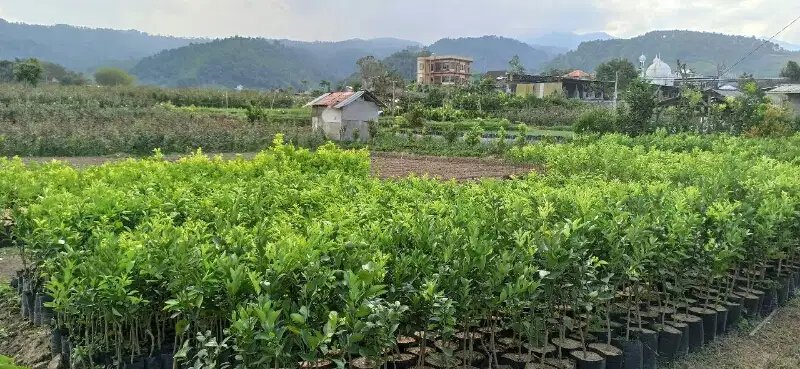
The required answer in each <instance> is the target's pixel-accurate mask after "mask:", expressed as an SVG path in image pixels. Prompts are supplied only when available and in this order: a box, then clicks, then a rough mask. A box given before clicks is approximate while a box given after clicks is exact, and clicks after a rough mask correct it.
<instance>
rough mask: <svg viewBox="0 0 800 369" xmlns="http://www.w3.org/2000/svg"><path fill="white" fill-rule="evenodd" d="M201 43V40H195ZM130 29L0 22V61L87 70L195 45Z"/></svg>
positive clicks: (179, 39)
mask: <svg viewBox="0 0 800 369" xmlns="http://www.w3.org/2000/svg"><path fill="white" fill-rule="evenodd" d="M198 40H199V41H204V40H203V39H198ZM198 40H192V39H187V38H178V37H166V36H154V35H149V34H147V33H144V32H139V31H134V30H127V31H121V30H113V29H95V28H86V27H74V26H68V25H63V24H59V25H55V26H40V25H33V24H23V23H9V22H7V21H5V20H3V19H0V60H2V59H8V60H14V59H15V58H19V59H27V58H38V59H41V60H48V61H51V62H53V63H58V64H61V65H63V66H65V67H67V68H71V69H75V70H81V71H85V70H91V69H93V68H94V67H97V66H98V65H106V64H110V63H113V62H111V61H115V60H130V59H137V60H138V59H141V58H143V57H145V56H149V55H152V54H155V53H157V52H159V51H161V50H164V49H172V48H176V47H181V46H184V45H188V44H189V43H190V42H193V41H195V42H197V41H198Z"/></svg>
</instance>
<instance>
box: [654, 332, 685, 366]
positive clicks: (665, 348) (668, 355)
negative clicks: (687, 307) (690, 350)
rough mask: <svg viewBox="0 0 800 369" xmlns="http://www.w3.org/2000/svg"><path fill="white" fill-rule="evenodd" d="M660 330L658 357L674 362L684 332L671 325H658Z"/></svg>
mask: <svg viewBox="0 0 800 369" xmlns="http://www.w3.org/2000/svg"><path fill="white" fill-rule="evenodd" d="M656 328H657V331H658V357H660V358H662V359H664V360H666V361H667V362H673V361H675V359H676V358H677V356H678V349H679V348H680V345H681V336H683V332H682V331H680V330H678V329H677V328H674V327H672V326H669V325H661V326H658V327H656Z"/></svg>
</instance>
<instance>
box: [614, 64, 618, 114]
mask: <svg viewBox="0 0 800 369" xmlns="http://www.w3.org/2000/svg"><path fill="white" fill-rule="evenodd" d="M618 89H619V71H617V72H616V73H615V75H614V109H615V110H616V109H617V96H618Z"/></svg>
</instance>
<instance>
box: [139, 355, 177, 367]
mask: <svg viewBox="0 0 800 369" xmlns="http://www.w3.org/2000/svg"><path fill="white" fill-rule="evenodd" d="M144 363H145V366H146V367H147V369H163V367H162V366H161V357H160V356H151V357H148V358H145V360H144ZM168 369H172V368H168Z"/></svg>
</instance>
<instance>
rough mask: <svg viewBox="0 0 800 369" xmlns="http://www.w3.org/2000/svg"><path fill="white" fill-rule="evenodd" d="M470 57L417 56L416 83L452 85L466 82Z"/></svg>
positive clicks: (470, 65)
mask: <svg viewBox="0 0 800 369" xmlns="http://www.w3.org/2000/svg"><path fill="white" fill-rule="evenodd" d="M471 67H472V59H471V58H465V57H463V56H452V55H447V56H436V55H432V56H421V57H419V58H417V83H419V84H421V85H454V84H456V83H461V82H466V81H467V80H468V79H469V76H470V72H471V71H470V68H471Z"/></svg>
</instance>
